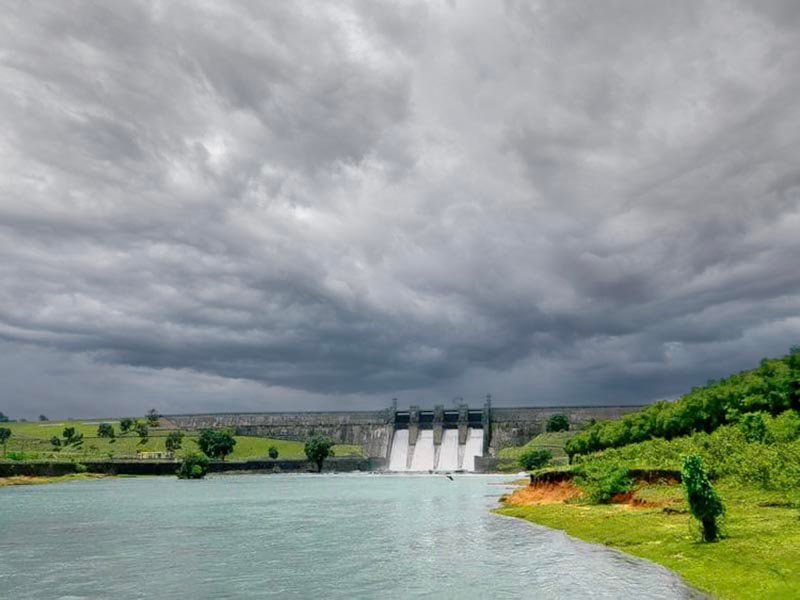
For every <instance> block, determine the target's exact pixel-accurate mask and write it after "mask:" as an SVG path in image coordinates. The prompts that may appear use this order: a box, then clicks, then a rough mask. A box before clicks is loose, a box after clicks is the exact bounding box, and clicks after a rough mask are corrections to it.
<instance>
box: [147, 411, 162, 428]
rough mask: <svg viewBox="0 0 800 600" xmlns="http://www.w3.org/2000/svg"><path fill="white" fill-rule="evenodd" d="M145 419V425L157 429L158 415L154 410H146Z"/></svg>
mask: <svg viewBox="0 0 800 600" xmlns="http://www.w3.org/2000/svg"><path fill="white" fill-rule="evenodd" d="M146 417H147V424H148V425H149V426H150V427H158V418H159V414H158V411H157V410H156V409H155V408H151V409H150V410H148V411H147V415H146Z"/></svg>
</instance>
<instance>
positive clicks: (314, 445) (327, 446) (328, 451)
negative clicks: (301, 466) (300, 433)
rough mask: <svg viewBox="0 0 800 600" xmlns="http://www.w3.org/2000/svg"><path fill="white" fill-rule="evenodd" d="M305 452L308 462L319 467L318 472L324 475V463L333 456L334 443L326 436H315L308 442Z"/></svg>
mask: <svg viewBox="0 0 800 600" xmlns="http://www.w3.org/2000/svg"><path fill="white" fill-rule="evenodd" d="M304 449H305V452H306V456H307V457H308V460H310V461H311V462H313V463H314V464H315V465H317V472H318V473H322V463H323V462H325V459H326V458H328V457H329V456H333V455H334V454H333V441H332V440H331V439H329V438H327V437H325V436H321V435H315V436H312V437H311V438H309V439H308V440H307V441H306V445H305V448H304Z"/></svg>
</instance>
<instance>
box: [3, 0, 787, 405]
mask: <svg viewBox="0 0 800 600" xmlns="http://www.w3.org/2000/svg"><path fill="white" fill-rule="evenodd" d="M1 4H2V10H3V14H4V19H3V20H2V22H1V23H0V40H2V41H0V256H1V257H2V260H1V261H0V340H2V341H1V342H0V376H2V378H3V382H4V385H3V388H4V389H3V391H2V392H0V409H2V410H3V411H4V412H6V413H10V414H17V415H19V416H28V417H30V416H35V415H36V414H38V413H39V412H41V411H45V412H49V413H52V414H54V415H56V416H62V415H67V414H80V415H92V414H109V415H111V414H120V413H126V412H135V411H141V410H143V409H145V408H147V407H149V406H150V405H158V406H159V407H160V408H161V410H163V411H165V412H166V411H193V410H196V411H201V410H233V409H247V410H258V409H265V410H267V409H284V408H290V407H299V408H314V407H341V408H348V407H367V406H381V405H384V404H386V403H387V401H388V399H389V398H391V397H392V396H399V397H400V398H401V402H422V403H432V402H433V401H443V400H446V399H447V398H450V397H453V396H464V397H466V398H467V399H468V400H469V399H471V400H473V401H477V399H478V398H479V397H481V396H482V395H483V394H484V393H486V392H490V391H491V392H493V393H494V394H495V396H496V397H497V399H498V402H500V403H503V404H558V403H567V404H590V403H608V402H641V401H649V400H653V399H656V398H659V397H664V396H673V395H676V394H679V393H681V392H683V391H685V390H686V389H688V388H689V387H690V386H692V385H696V384H699V383H703V382H704V381H705V380H706V379H708V378H712V377H719V376H721V375H724V374H727V373H729V372H731V371H736V370H739V369H742V368H745V367H747V366H750V365H752V364H754V363H755V362H757V361H758V359H760V358H761V357H762V356H765V355H777V354H781V353H783V352H784V351H786V350H787V349H788V347H789V346H790V345H792V344H794V343H796V342H797V340H798V339H800V275H799V274H798V273H800V271H798V270H797V268H796V266H795V264H796V257H797V256H798V252H799V251H800V236H798V232H800V177H798V174H797V173H798V170H797V166H798V163H800V139H798V137H800V105H798V103H797V101H796V99H797V97H798V96H799V95H800V77H798V76H797V73H800V30H798V29H797V27H795V26H793V24H795V25H796V23H797V22H798V20H800V8H798V7H797V6H796V5H795V3H793V2H778V1H775V2H764V3H758V4H753V3H744V2H688V1H687V2H677V3H669V4H666V3H659V2H638V1H632V0H631V1H629V2H612V3H603V4H597V3H592V2H586V3H569V4H565V3H558V2H535V3H530V2H515V1H508V2H505V3H502V4H501V3H495V4H492V3H483V2H477V1H476V2H454V3H446V2H443V3H429V2H426V3H422V2H420V3H413V2H409V3H390V2H385V3H376V2H343V3H335V4H330V3H322V2H318V3H314V2H312V3H266V4H257V3H226V2H169V3H162V2H156V1H153V2H144V1H142V2H88V1H70V2H59V3H49V4H48V3H27V2H14V1H6V2H2V3H1Z"/></svg>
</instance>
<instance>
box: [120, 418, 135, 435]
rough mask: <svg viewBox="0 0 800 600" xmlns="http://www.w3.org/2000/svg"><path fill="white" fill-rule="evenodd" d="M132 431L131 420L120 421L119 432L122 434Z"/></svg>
mask: <svg viewBox="0 0 800 600" xmlns="http://www.w3.org/2000/svg"><path fill="white" fill-rule="evenodd" d="M131 429H133V419H127V418H126V419H121V420H120V422H119V430H120V431H121V432H122V433H128V432H129V431H130V430H131Z"/></svg>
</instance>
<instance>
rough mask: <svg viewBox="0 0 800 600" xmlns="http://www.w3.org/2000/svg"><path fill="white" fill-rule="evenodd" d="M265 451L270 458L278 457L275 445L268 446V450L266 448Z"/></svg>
mask: <svg viewBox="0 0 800 600" xmlns="http://www.w3.org/2000/svg"><path fill="white" fill-rule="evenodd" d="M267 453H268V454H269V457H270V458H271V459H272V460H275V459H276V458H278V449H277V448H276V447H275V446H270V447H269V450H267Z"/></svg>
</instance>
